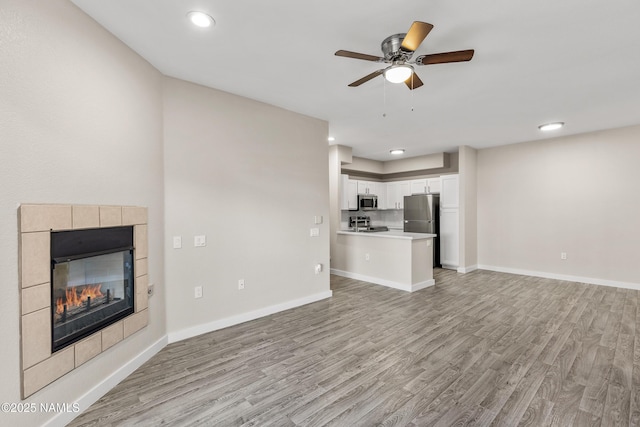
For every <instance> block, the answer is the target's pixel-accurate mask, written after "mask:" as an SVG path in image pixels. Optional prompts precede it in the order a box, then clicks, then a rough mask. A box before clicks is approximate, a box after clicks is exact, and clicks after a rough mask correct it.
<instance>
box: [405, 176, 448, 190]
mask: <svg viewBox="0 0 640 427" xmlns="http://www.w3.org/2000/svg"><path fill="white" fill-rule="evenodd" d="M409 182H410V183H411V194H438V193H440V186H441V184H440V178H439V177H438V178H423V179H412V180H411V181H409Z"/></svg>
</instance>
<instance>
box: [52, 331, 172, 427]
mask: <svg viewBox="0 0 640 427" xmlns="http://www.w3.org/2000/svg"><path fill="white" fill-rule="evenodd" d="M168 343H169V342H168V340H167V336H166V335H164V336H163V337H162V338H160V339H159V340H158V341H156V342H155V343H153V344H151V345H150V346H149V347H147V348H146V349H145V350H143V351H142V353H140V354H138V355H137V356H136V357H134V358H133V359H131V360H130V361H129V362H127V363H126V364H125V365H123V366H122V367H120V368H119V369H118V370H116V371H115V372H114V373H113V374H111V375H109V376H108V377H107V378H105V379H104V380H102V381H101V382H100V383H98V384H97V385H96V386H95V387H93V388H92V389H91V390H89V391H88V392H86V393H85V394H84V395H82V396H81V397H80V398H79V399H78V400H77V401H76V402H77V403H78V404H79V405H80V412H78V413H74V412H60V413H58V414H57V415H55V416H54V417H53V418H50V419H49V420H48V421H47V422H45V423H44V424H43V427H54V426H66V425H67V424H69V423H70V422H71V421H72V420H73V419H74V418H76V417H78V416H80V414H82V413H83V412H84V411H86V410H87V409H88V408H89V406H91V405H93V404H94V403H96V402H97V401H98V399H100V398H101V397H102V396H104V395H105V394H107V393H108V392H109V391H111V389H112V388H114V387H115V386H117V385H118V384H119V383H120V382H121V381H122V380H124V379H125V378H127V377H128V376H129V375H131V374H132V373H133V372H134V371H135V370H136V369H138V368H139V367H140V366H142V365H143V364H144V363H145V362H146V361H147V360H149V359H151V358H152V357H153V356H155V355H156V354H158V352H159V351H160V350H162V349H163V348H164V347H165V346H166V345H167V344H168Z"/></svg>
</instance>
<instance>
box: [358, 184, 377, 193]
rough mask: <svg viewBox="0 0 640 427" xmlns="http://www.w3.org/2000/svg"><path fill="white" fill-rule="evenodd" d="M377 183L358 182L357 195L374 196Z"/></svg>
mask: <svg viewBox="0 0 640 427" xmlns="http://www.w3.org/2000/svg"><path fill="white" fill-rule="evenodd" d="M378 184H379V183H377V182H372V181H358V194H376V195H377V193H376V190H378Z"/></svg>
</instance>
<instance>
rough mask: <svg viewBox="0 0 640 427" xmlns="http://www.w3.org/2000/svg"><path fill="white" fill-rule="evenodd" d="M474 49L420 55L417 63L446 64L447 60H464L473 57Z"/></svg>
mask: <svg viewBox="0 0 640 427" xmlns="http://www.w3.org/2000/svg"><path fill="white" fill-rule="evenodd" d="M473 53H474V50H473V49H467V50H457V51H455V52H443V53H434V54H431V55H420V56H418V57H417V58H416V64H417V65H429V64H444V63H447V62H464V61H470V60H471V58H473Z"/></svg>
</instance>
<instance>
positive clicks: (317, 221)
mask: <svg viewBox="0 0 640 427" xmlns="http://www.w3.org/2000/svg"><path fill="white" fill-rule="evenodd" d="M313 223H314V224H322V215H316V216H314V217H313Z"/></svg>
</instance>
